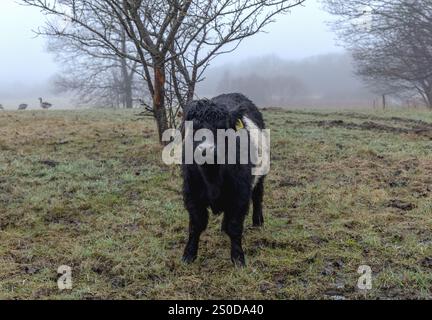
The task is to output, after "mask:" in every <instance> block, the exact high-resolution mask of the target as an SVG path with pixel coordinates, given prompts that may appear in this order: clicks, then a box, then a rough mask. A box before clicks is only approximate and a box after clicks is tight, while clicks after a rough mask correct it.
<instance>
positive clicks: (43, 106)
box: [39, 98, 52, 109]
mask: <svg viewBox="0 0 432 320" xmlns="http://www.w3.org/2000/svg"><path fill="white" fill-rule="evenodd" d="M39 101H40V106H41V108H42V109H49V108H51V107H52V104H51V103H48V102H44V101H43V99H42V98H39Z"/></svg>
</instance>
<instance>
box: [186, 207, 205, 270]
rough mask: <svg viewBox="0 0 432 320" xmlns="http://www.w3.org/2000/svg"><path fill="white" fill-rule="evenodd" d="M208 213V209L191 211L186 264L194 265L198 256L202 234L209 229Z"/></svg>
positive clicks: (191, 209)
mask: <svg viewBox="0 0 432 320" xmlns="http://www.w3.org/2000/svg"><path fill="white" fill-rule="evenodd" d="M207 224H208V211H207V209H206V208H200V209H195V208H190V209H189V240H188V243H187V245H186V248H185V250H184V254H183V261H184V262H185V263H192V262H194V261H195V260H196V258H197V255H198V246H199V240H200V236H201V233H202V232H203V231H204V230H205V229H206V228H207Z"/></svg>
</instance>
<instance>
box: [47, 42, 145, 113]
mask: <svg viewBox="0 0 432 320" xmlns="http://www.w3.org/2000/svg"><path fill="white" fill-rule="evenodd" d="M118 46H119V48H121V49H122V51H127V48H126V46H127V43H126V37H125V36H124V35H123V36H121V37H120V41H119V43H118ZM48 50H49V51H50V52H52V53H54V55H55V57H56V60H57V61H58V62H60V65H61V66H62V72H61V73H60V74H58V75H57V76H56V77H55V79H54V85H55V89H56V90H57V91H58V92H72V93H73V94H74V95H75V96H77V98H78V103H79V104H87V105H93V106H98V107H102V106H107V107H114V108H120V107H123V108H128V109H130V108H133V105H134V102H133V101H134V97H135V98H138V97H142V93H143V92H142V91H143V90H142V88H140V91H141V92H138V88H137V85H138V84H139V85H142V82H140V81H139V78H138V75H137V73H136V69H137V65H138V64H137V62H136V61H130V60H128V59H126V58H125V57H122V56H118V55H115V54H110V52H106V50H105V48H104V47H101V46H94V47H89V46H83V45H82V44H81V42H79V41H77V40H76V39H72V38H66V37H51V38H49V41H48Z"/></svg>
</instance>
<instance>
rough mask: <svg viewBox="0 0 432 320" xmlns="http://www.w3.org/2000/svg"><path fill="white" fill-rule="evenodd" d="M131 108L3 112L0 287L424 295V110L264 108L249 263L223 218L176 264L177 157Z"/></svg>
mask: <svg viewBox="0 0 432 320" xmlns="http://www.w3.org/2000/svg"><path fill="white" fill-rule="evenodd" d="M136 113H138V111H136V110H135V111H49V112H43V111H41V112H32V111H28V112H22V113H17V112H0V298H2V299H102V298H110V299H172V298H175V299H205V298H214V299H220V298H229V299H231V298H233V299H246V298H247V299H309V298H313V299H364V298H370V299H378V298H379V299H388V298H420V299H423V298H432V197H431V196H432V157H431V152H432V113H430V112H426V111H419V110H407V111H387V112H383V111H380V112H378V111H376V112H373V111H361V110H359V111H357V112H355V113H354V112H351V111H347V112H332V111H320V112H300V111H297V112H296V111H292V112H286V111H281V110H267V111H265V118H266V120H267V125H268V127H269V128H270V129H271V130H272V171H271V173H270V175H269V177H268V179H267V187H266V189H267V190H266V196H265V217H266V226H265V228H264V229H262V230H256V229H253V228H251V217H249V218H248V221H247V226H246V232H245V241H244V248H245V252H246V256H247V260H248V267H247V268H245V269H235V268H234V267H233V266H232V264H231V261H230V258H229V240H228V238H227V236H225V235H223V234H221V233H220V231H219V230H220V222H221V221H220V217H211V219H210V223H209V229H208V230H207V232H206V233H205V234H204V235H203V236H202V241H201V250H200V255H199V258H198V260H197V261H196V263H194V264H192V265H190V266H186V265H183V264H182V263H181V261H180V257H181V254H182V251H183V247H184V245H185V241H186V237H187V224H188V218H187V213H186V211H185V210H184V209H183V204H182V197H181V193H180V190H181V179H180V174H179V168H177V167H166V166H165V165H163V164H162V163H161V147H160V146H159V145H158V143H156V141H155V130H154V126H153V124H152V122H150V121H149V120H148V121H137V117H136V116H135V114H136ZM60 265H69V266H71V267H72V269H73V289H72V290H70V291H59V289H58V288H57V277H58V276H57V268H58V267H59V266H60ZM360 265H369V266H370V267H371V268H372V271H373V289H372V290H370V291H367V292H364V291H360V290H358V289H357V280H358V278H359V276H360V275H359V274H357V269H358V267H359V266H360Z"/></svg>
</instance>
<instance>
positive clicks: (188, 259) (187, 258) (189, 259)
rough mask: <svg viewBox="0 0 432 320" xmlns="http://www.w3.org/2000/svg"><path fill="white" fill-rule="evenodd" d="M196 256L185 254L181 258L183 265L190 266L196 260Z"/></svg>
mask: <svg viewBox="0 0 432 320" xmlns="http://www.w3.org/2000/svg"><path fill="white" fill-rule="evenodd" d="M196 258H197V256H196V255H192V254H185V255H184V256H183V258H182V261H183V263H186V264H191V263H193V262H194V261H195V260H196Z"/></svg>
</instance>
